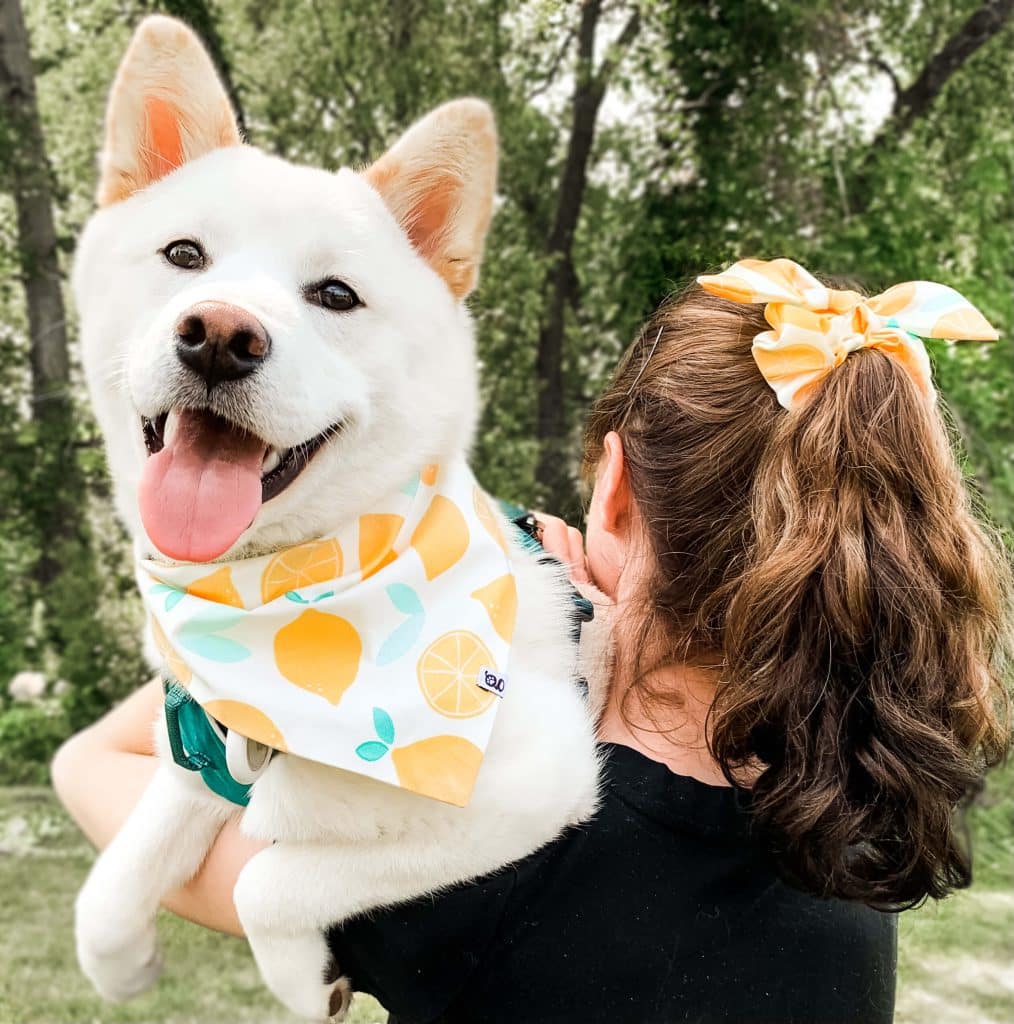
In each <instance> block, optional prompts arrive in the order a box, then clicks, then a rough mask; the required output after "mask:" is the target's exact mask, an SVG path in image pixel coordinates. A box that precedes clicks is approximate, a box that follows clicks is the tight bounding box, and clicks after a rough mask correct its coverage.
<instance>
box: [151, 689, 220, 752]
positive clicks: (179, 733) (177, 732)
mask: <svg viewBox="0 0 1014 1024" xmlns="http://www.w3.org/2000/svg"><path fill="white" fill-rule="evenodd" d="M162 685H163V686H164V688H165V726H166V732H168V733H169V750H170V751H171V752H172V755H173V760H174V761H175V762H176V763H177V764H178V765H179V766H180V767H181V768H186V769H187V771H190V772H201V771H204V769H205V768H209V767H210V766H211V758H209V757H206V756H205V755H204V754H202V753H201V752H200V751H195V752H194V753H192V754H189V753H187V749H186V747H185V746H184V744H183V730H182V729H181V727H180V710H181V709H182V708H183V707H184V706H185V705H187V704H189V703H190V702H191V701H192V700H193V699H194V698H193V697H191V696H190V694H189V693H187V691H186V690H184V689H183V687H182V686H180V685H179V683H175V682H170V681H169V680H168V679H165V680H163V683H162Z"/></svg>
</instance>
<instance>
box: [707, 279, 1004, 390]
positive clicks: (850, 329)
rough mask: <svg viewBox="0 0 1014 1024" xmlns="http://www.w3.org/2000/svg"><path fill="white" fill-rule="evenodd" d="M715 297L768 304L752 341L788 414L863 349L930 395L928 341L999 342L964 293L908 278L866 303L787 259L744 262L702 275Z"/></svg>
mask: <svg viewBox="0 0 1014 1024" xmlns="http://www.w3.org/2000/svg"><path fill="white" fill-rule="evenodd" d="M697 282H698V284H700V286H701V287H702V288H704V289H705V290H706V291H708V292H711V293H712V294H713V295H718V296H721V297H722V298H724V299H730V300H732V301H733V302H742V303H757V302H764V303H766V304H767V305H766V306H765V308H764V317H765V319H766V320H767V322H768V323H769V324H770V325H771V330H770V331H763V332H761V333H760V334H758V335H757V337H756V338H754V342H753V357H754V359H755V360H756V361H757V365H758V367H760V371H761V373H762V374H763V375H764V379H765V380H766V381H767V382H768V384H770V385H771V387H772V389H773V390H774V392H775V394H776V395H777V396H778V401H779V403H780V404H781V405H783V406H784V407H785V408H786V409H795V408H797V407H798V406H799V405H800V404H801V403H802V402H803V401H805V399H806V397H807V395H808V394H809V393H810V392H811V391H812V390H813V388H814V387H815V386H816V385H817V384H819V382H820V381H821V380H823V379H824V377H826V376H827V375H828V374H829V373H830V372H831V371H832V370H833V369H835V368H836V367H838V366H840V365H841V364H842V363H843V362H844V361H845V360H846V359H847V358H848V356H849V354H850V353H852V352H855V351H856V350H857V349H861V348H875V349H879V350H880V351H881V352H884V353H886V354H887V355H889V356H890V357H891V358H892V359H896V360H897V361H898V362H899V363H901V364H902V365H903V366H904V367H905V368H906V369H907V370H908V372H909V373H910V374H911V375H912V378H913V380H915V382H916V383H917V384H918V385H919V387H920V388H921V390H922V391H923V392H924V393H925V394H926V395H927V396H928V397H932V396H933V395H934V393H935V392H934V390H933V376H932V372H931V370H930V361H929V356H928V355H927V353H926V346H925V345H924V344H923V343H922V339H923V338H946V339H949V340H951V341H959V340H961V341H996V339H997V338H998V337H999V335H998V334H997V332H996V331H995V330H994V329H993V328H992V327H991V326H990V324H989V322H988V321H987V320H986V318H985V317H984V316H983V315H982V314H981V313H980V312H979V311H978V310H977V309H976V308H975V307H974V306H973V305H972V304H971V303H970V302H969V301H968V300H967V299H966V298H964V297H963V296H962V295H960V294H959V293H958V292H956V291H955V290H954V289H953V288H948V287H947V285H943V284H934V283H933V282H932V281H907V282H906V283H904V284H896V285H895V286H894V287H893V288H889V289H888V290H887V291H886V292H883V293H882V294H880V295H876V296H874V297H872V298H864V297H863V296H862V295H860V294H859V293H858V292H853V291H838V290H836V289H834V288H827V287H825V286H824V285H822V284H821V283H820V281H818V280H817V279H816V278H815V277H814V276H813V275H812V274H811V273H810V272H809V271H807V270H805V269H804V268H803V267H801V266H800V265H799V264H798V263H794V262H793V261H792V260H788V259H777V260H740V261H739V262H738V263H735V264H733V265H732V266H731V267H729V269H728V270H726V271H725V272H724V273H721V274H714V275H706V276H704V277H699V278H697Z"/></svg>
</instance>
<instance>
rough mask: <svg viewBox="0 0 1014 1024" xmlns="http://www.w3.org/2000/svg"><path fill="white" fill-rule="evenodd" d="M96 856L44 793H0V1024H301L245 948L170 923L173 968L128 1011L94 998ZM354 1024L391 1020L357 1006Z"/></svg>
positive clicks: (162, 926)
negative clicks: (78, 909)
mask: <svg viewBox="0 0 1014 1024" xmlns="http://www.w3.org/2000/svg"><path fill="white" fill-rule="evenodd" d="M92 857H93V855H92V851H91V848H90V847H89V846H88V844H87V843H86V842H85V841H84V840H83V839H82V838H81V836H80V834H79V833H78V831H77V829H76V828H75V827H74V825H73V824H71V822H70V821H69V820H68V819H67V817H66V816H65V815H64V813H63V811H62V810H61V809H60V807H59V805H58V804H57V802H56V800H55V798H54V796H53V794H52V792H51V791H50V790H48V789H44V788H11V789H3V788H0V1024H294V1022H296V1021H297V1018H296V1017H293V1016H292V1015H291V1014H290V1013H288V1012H287V1011H286V1010H285V1009H284V1008H283V1007H282V1006H281V1005H280V1004H279V1003H277V1002H276V1001H275V999H274V997H273V996H272V995H271V994H270V993H269V992H268V991H267V989H265V988H264V986H263V985H262V984H261V981H260V977H259V976H258V974H257V968H256V967H255V966H254V962H253V959H252V957H251V956H250V951H249V948H248V947H247V945H246V943H245V942H242V941H240V940H238V939H231V938H228V937H226V936H223V935H217V934H215V933H213V932H209V931H205V930H204V929H203V928H198V927H197V926H196V925H191V924H188V923H187V922H185V921H180V920H178V919H177V918H174V917H172V916H171V915H170V914H163V915H162V919H161V921H160V922H159V932H160V935H161V938H162V942H163V951H164V953H165V961H166V968H165V973H164V974H163V976H162V978H161V979H160V980H159V982H158V984H156V985H155V987H154V988H153V989H152V990H151V991H150V992H148V993H146V994H145V995H143V996H141V997H139V998H138V999H136V1000H135V1001H134V1002H132V1003H129V1004H127V1005H126V1006H110V1005H109V1004H108V1003H104V1002H102V1000H100V999H99V998H98V996H96V995H95V993H94V992H93V991H92V988H91V986H90V984H89V983H88V981H87V980H86V979H85V978H84V977H83V975H82V974H81V973H80V972H79V971H78V968H77V961H76V959H75V956H74V938H73V931H72V914H73V905H74V896H75V894H76V893H77V890H78V888H79V887H80V885H81V883H82V882H83V881H84V877H85V875H86V874H87V872H88V868H89V865H90V864H91V862H92ZM349 1019H350V1021H352V1022H354V1024H381V1022H383V1021H385V1020H386V1014H384V1012H383V1011H382V1010H381V1009H380V1007H379V1006H378V1005H377V1004H376V1003H375V1002H374V1001H373V1000H371V999H368V998H365V997H363V998H360V997H357V998H356V1000H355V1006H354V1009H353V1012H352V1013H351V1015H350V1017H349Z"/></svg>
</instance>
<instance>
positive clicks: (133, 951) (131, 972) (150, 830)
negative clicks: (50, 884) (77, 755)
mask: <svg viewBox="0 0 1014 1024" xmlns="http://www.w3.org/2000/svg"><path fill="white" fill-rule="evenodd" d="M234 810H235V808H233V807H232V806H231V805H230V804H228V803H226V802H225V801H223V800H220V799H218V798H217V797H215V796H214V795H213V794H211V793H210V792H209V791H208V790H206V789H205V788H204V787H203V784H201V785H200V787H199V788H198V786H197V785H195V782H194V781H193V780H192V779H190V778H189V777H188V776H187V777H184V776H181V770H180V769H177V768H176V767H175V766H173V765H168V764H165V763H163V764H160V765H159V767H158V770H157V771H156V773H155V775H154V776H153V778H152V780H151V783H150V784H149V786H148V788H147V789H146V790H145V792H144V795H143V796H142V797H141V799H140V801H139V802H138V804H137V806H136V807H135V808H134V810H133V812H132V813H131V815H130V817H129V818H128V819H127V821H126V822H125V823H124V825H123V828H121V829H120V831H119V832H118V833H117V835H116V836H115V837H114V839H113V841H112V842H111V843H110V844H109V846H108V847H106V849H105V850H104V851H103V853H102V854H101V855H100V856H99V858H98V860H97V861H96V862H95V865H94V867H93V868H92V870H91V874H89V876H88V879H87V881H86V882H85V884H84V887H83V888H82V889H81V892H80V894H79V895H78V898H77V905H76V909H75V933H76V939H77V955H78V961H79V962H80V964H81V969H82V970H83V971H84V973H85V974H86V975H87V976H88V978H89V979H90V980H91V982H92V984H93V985H94V986H95V988H96V989H97V990H98V991H99V993H100V994H101V995H102V996H104V997H105V998H106V999H109V1000H113V1001H115V1002H119V1001H122V1000H125V999H130V998H131V997H132V996H135V995H137V994H138V993H140V992H143V991H144V990H145V989H146V988H148V987H149V986H150V985H152V984H153V983H154V981H155V980H156V979H157V978H158V975H159V972H160V970H161V959H160V956H159V951H158V942H157V937H156V934H155V916H156V914H157V912H158V907H159V903H160V901H161V899H162V897H163V896H164V895H165V894H166V893H168V892H172V890H173V889H177V888H179V887H180V886H181V885H184V884H185V883H186V882H188V881H189V880H190V879H191V878H192V877H193V876H194V874H195V873H196V872H197V869H198V868H199V867H200V866H201V862H202V861H203V859H204V857H205V855H206V853H207V852H208V849H209V847H210V846H211V844H212V843H213V842H214V839H215V837H216V836H217V835H218V832H219V831H220V829H221V827H222V825H223V824H224V823H225V821H226V820H227V819H228V818H229V816H230V814H231V813H232V812H233V811H234Z"/></svg>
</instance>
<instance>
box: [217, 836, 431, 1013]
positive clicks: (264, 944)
mask: <svg viewBox="0 0 1014 1024" xmlns="http://www.w3.org/2000/svg"><path fill="white" fill-rule="evenodd" d="M416 853H418V855H419V857H418V859H417V857H416ZM428 854H432V855H431V856H428ZM440 857H441V855H440V854H439V852H438V850H437V849H436V847H434V849H433V850H431V851H425V852H424V851H423V850H416V849H415V848H414V849H413V856H412V857H411V858H408V860H407V861H406V866H405V870H406V871H408V870H410V869H411V871H412V878H408V877H406V875H405V873H404V872H403V871H399V870H397V868H395V866H394V865H392V862H391V857H390V855H389V852H388V854H387V855H385V853H384V852H383V851H378V850H377V848H376V846H368V847H367V848H358V849H357V848H354V847H353V848H350V847H348V846H345V847H340V846H334V845H330V846H329V845H326V844H319V843H299V844H295V843H284V842H279V843H275V844H274V846H272V847H270V848H269V849H267V850H262V851H261V852H260V853H258V854H257V855H256V856H255V857H254V858H253V859H252V860H251V861H250V862H249V863H248V864H247V865H246V867H244V868H243V871H242V873H241V874H240V876H239V880H238V882H237V883H236V888H235V890H234V892H233V898H234V900H235V903H236V911H237V912H238V914H239V919H240V921H241V922H242V924H243V929H244V931H245V932H246V936H247V939H248V940H249V942H250V946H251V948H252V950H253V953H254V958H255V959H256V961H257V966H258V968H259V969H260V972H261V976H262V977H263V978H264V981H265V983H266V984H267V986H268V987H269V988H270V989H271V991H272V992H274V994H275V995H276V996H277V997H278V999H280V1000H281V1001H282V1002H283V1003H284V1004H285V1005H286V1006H287V1007H288V1008H289V1009H290V1010H292V1011H293V1013H296V1014H297V1015H299V1016H301V1017H304V1018H306V1019H307V1020H311V1021H317V1022H323V1021H339V1020H341V1019H343V1018H344V1015H345V1012H346V1011H347V1009H348V1006H349V1002H350V1001H351V989H350V986H349V982H348V979H347V978H344V977H342V976H341V964H334V963H333V962H332V960H331V954H330V951H329V949H328V946H327V943H326V942H325V939H324V933H325V931H326V930H327V928H328V927H329V926H331V925H333V924H335V923H337V922H339V921H342V920H345V919H347V918H349V917H351V916H353V915H354V914H356V913H359V912H361V911H364V910H368V909H370V908H371V907H376V906H382V905H384V904H390V903H394V902H397V901H399V900H403V899H406V898H408V897H410V896H412V895H415V894H417V893H419V892H422V891H425V890H427V889H428V888H431V887H432V886H430V885H428V884H427V882H428V881H429V880H431V879H432V880H435V883H434V884H436V885H439V884H441V882H442V881H451V879H449V878H448V879H441V877H440V875H441V873H442V872H441V868H440V867H437V866H436V865H437V864H441V867H443V869H444V870H445V871H446V870H447V862H448V860H449V858H448V856H447V853H446V850H445V851H444V853H443V854H442V857H443V863H441V860H440ZM420 861H422V863H420ZM424 880H425V881H424Z"/></svg>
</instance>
